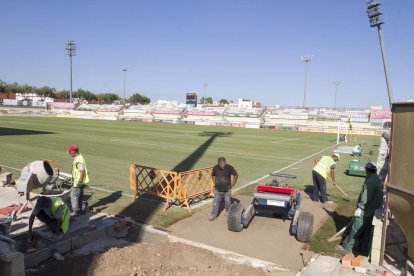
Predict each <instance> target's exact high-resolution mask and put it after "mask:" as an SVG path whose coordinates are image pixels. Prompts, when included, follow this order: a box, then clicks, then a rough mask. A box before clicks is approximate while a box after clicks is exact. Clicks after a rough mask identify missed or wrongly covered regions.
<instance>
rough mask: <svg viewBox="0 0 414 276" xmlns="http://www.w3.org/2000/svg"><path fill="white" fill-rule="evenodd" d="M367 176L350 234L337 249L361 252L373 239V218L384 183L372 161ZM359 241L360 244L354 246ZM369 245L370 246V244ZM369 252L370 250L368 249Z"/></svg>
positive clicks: (368, 165)
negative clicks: (362, 247) (362, 246)
mask: <svg viewBox="0 0 414 276" xmlns="http://www.w3.org/2000/svg"><path fill="white" fill-rule="evenodd" d="M365 172H366V174H367V177H366V179H365V182H364V184H363V185H362V189H361V192H360V193H359V197H358V204H357V209H356V210H355V213H354V220H353V223H352V228H351V230H350V231H349V234H348V235H347V236H346V237H345V238H344V239H343V240H342V242H341V243H340V244H338V245H337V246H336V249H337V250H342V251H352V250H353V249H357V251H358V252H360V250H359V249H360V248H361V245H368V244H369V243H370V242H371V239H372V229H371V227H372V219H373V218H374V213H375V210H376V209H378V208H380V207H381V205H382V201H383V197H384V185H383V183H382V181H381V179H380V178H379V176H378V174H377V167H376V166H375V165H374V164H372V163H367V164H366V166H365ZM356 243H358V244H359V245H360V246H357V247H358V248H354V246H355V245H356ZM368 247H369V246H368ZM367 251H368V252H369V250H367Z"/></svg>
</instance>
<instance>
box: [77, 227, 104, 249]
mask: <svg viewBox="0 0 414 276" xmlns="http://www.w3.org/2000/svg"><path fill="white" fill-rule="evenodd" d="M106 236H107V229H106V227H105V226H103V227H99V228H97V229H96V230H93V231H89V232H86V233H83V234H82V235H79V236H77V237H74V238H72V250H76V249H79V248H81V247H82V246H83V245H84V244H86V243H88V242H90V241H93V240H97V239H99V238H104V237H106Z"/></svg>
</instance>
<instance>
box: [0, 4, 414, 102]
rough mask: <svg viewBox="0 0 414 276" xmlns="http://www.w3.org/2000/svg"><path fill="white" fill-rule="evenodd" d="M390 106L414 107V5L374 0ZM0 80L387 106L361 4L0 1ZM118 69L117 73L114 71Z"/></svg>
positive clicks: (375, 42) (172, 96)
mask: <svg viewBox="0 0 414 276" xmlns="http://www.w3.org/2000/svg"><path fill="white" fill-rule="evenodd" d="M382 2H383V4H382V8H383V10H384V15H383V16H382V18H383V20H384V21H385V24H384V25H382V34H383V40H384V46H385V52H386V55H387V58H388V63H389V71H390V76H391V85H392V89H393V94H394V101H405V100H408V99H414V89H413V85H412V83H411V82H410V79H411V78H412V77H413V73H414V72H413V69H412V68H413V64H414V31H413V27H414V23H413V22H414V21H413V20H412V19H410V18H411V17H412V13H413V12H414V1H412V0H383V1H382ZM0 10H1V11H2V12H1V21H0V34H1V38H0V80H3V81H6V82H8V83H12V82H17V83H19V84H29V85H34V86H37V87H40V86H50V87H54V88H56V89H58V90H63V89H66V90H69V88H70V78H69V72H70V70H69V68H70V67H69V57H68V56H67V55H66V51H65V42H66V41H67V40H74V41H75V43H76V45H77V53H76V54H77V55H76V56H74V57H73V89H74V90H76V89H78V88H81V89H85V90H89V91H92V92H94V93H116V94H119V95H120V96H121V97H122V96H123V89H124V77H125V91H126V92H125V93H126V96H127V97H129V96H130V95H132V94H133V93H140V94H142V95H145V96H147V97H149V98H150V99H151V100H152V101H156V100H159V99H165V100H177V101H179V102H184V101H185V94H186V93H189V92H196V93H197V95H198V97H199V98H200V97H202V96H204V97H212V98H213V100H219V99H227V100H233V101H237V100H238V99H239V98H247V99H250V100H254V101H259V102H261V103H262V104H263V105H267V106H272V105H275V104H280V105H289V106H301V105H302V103H303V98H304V83H305V63H304V62H303V61H301V56H303V55H313V59H312V61H311V62H309V63H308V66H307V85H306V106H318V107H320V106H324V107H331V106H333V105H334V101H335V85H333V84H332V82H333V81H336V80H338V81H340V82H341V84H340V85H339V86H338V90H337V102H336V106H337V107H348V108H351V107H368V106H371V105H383V106H386V107H387V106H388V94H387V86H386V82H385V76H384V69H383V64H382V59H381V50H380V45H379V39H378V32H377V30H376V29H375V28H370V26H369V21H368V17H367V14H366V6H365V0H295V1H287V0H285V1H282V0H255V1H253V0H251V1H246V0H203V1H202V0H163V1H161V0H146V1H144V0H131V1H127V0H118V1H109V0H101V1H94V0H90V1H84V0H82V1H78V0H72V1H47V0H43V1H23V0H2V1H0ZM126 65H127V66H128V70H127V71H126V72H125V73H124V71H123V67H124V66H126Z"/></svg>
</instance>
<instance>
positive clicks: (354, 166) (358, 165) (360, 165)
mask: <svg viewBox="0 0 414 276" xmlns="http://www.w3.org/2000/svg"><path fill="white" fill-rule="evenodd" d="M366 164H367V162H364V161H358V160H352V161H351V163H349V169H348V173H349V175H356V176H367V174H366V173H365V165H366Z"/></svg>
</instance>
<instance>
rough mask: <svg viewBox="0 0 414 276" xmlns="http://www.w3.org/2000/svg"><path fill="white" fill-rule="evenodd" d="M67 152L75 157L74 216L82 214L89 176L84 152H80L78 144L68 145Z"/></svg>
mask: <svg viewBox="0 0 414 276" xmlns="http://www.w3.org/2000/svg"><path fill="white" fill-rule="evenodd" d="M67 152H68V153H69V154H70V156H72V157H73V163H72V177H73V186H72V192H71V196H70V200H71V204H72V216H73V217H76V216H80V215H82V203H83V190H84V188H85V185H86V184H88V183H89V176H88V169H87V168H86V161H85V159H84V158H83V156H82V154H80V153H79V147H78V146H77V145H71V146H69V147H68V149H67Z"/></svg>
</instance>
